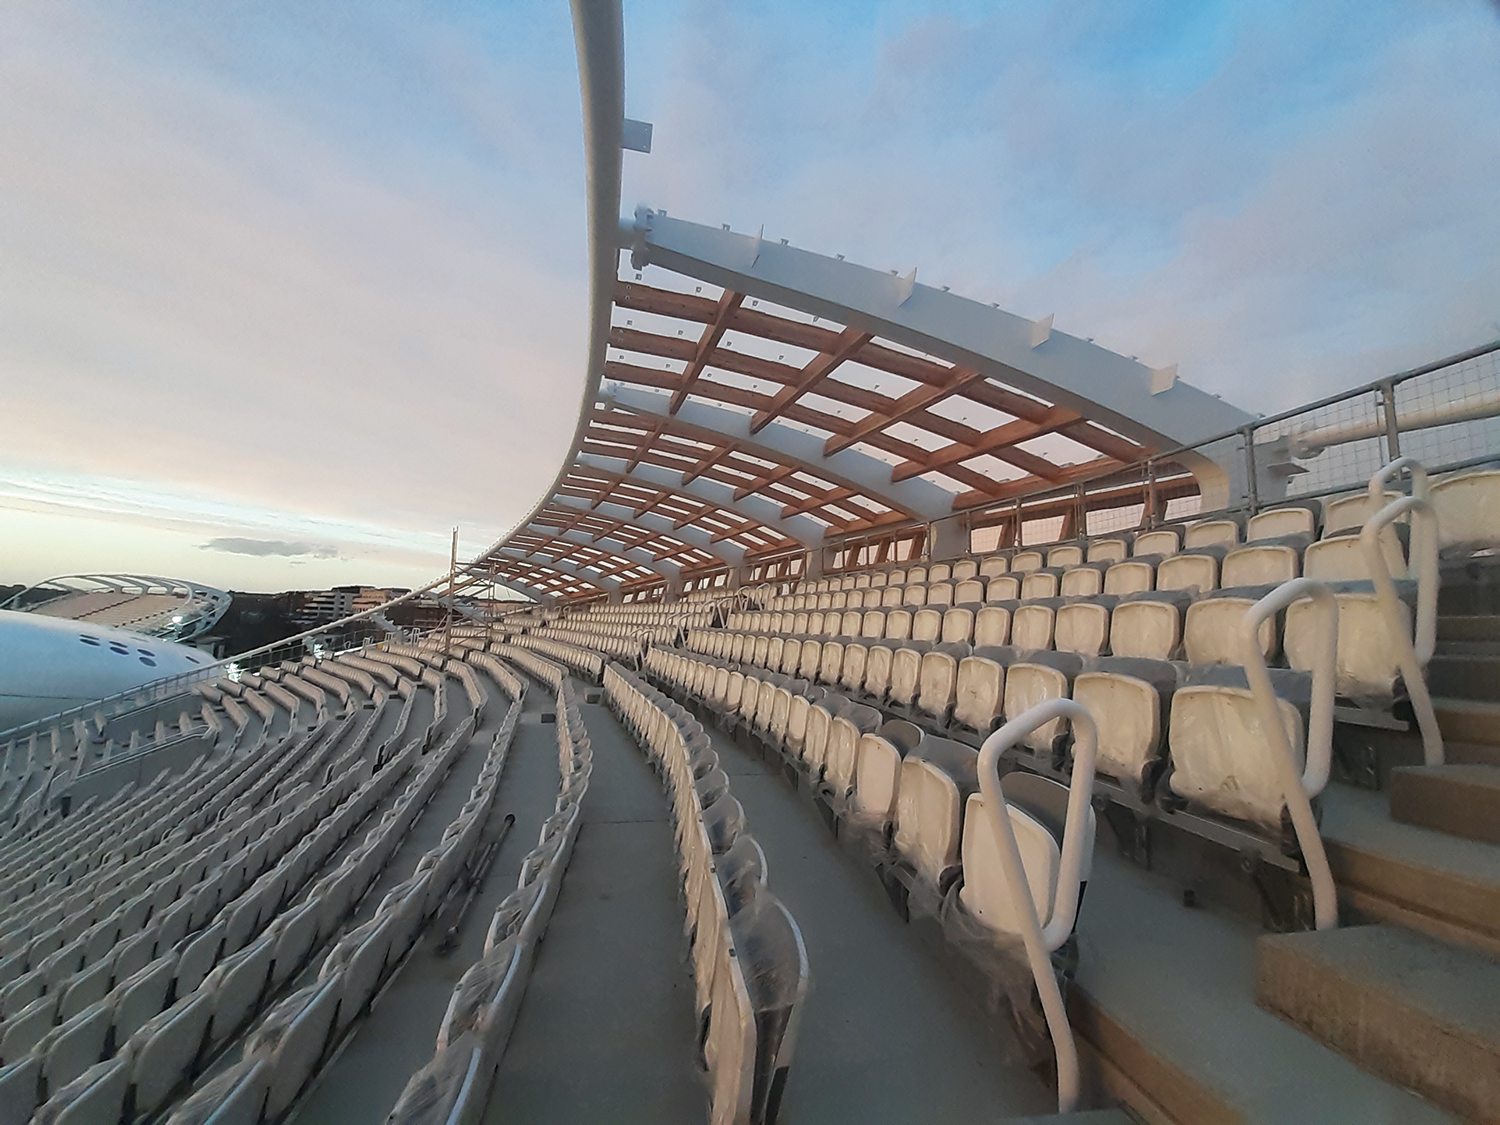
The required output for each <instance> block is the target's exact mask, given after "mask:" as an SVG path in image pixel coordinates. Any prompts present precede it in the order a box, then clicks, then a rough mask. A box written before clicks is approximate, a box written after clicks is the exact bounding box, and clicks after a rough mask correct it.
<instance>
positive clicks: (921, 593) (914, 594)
mask: <svg viewBox="0 0 1500 1125" xmlns="http://www.w3.org/2000/svg"><path fill="white" fill-rule="evenodd" d="M901 604H902V605H903V606H906V607H907V608H909V609H920V608H921V607H922V606H924V605H926V604H927V586H926V584H925V583H907V584H906V585H905V586H903V587H902V588H901Z"/></svg>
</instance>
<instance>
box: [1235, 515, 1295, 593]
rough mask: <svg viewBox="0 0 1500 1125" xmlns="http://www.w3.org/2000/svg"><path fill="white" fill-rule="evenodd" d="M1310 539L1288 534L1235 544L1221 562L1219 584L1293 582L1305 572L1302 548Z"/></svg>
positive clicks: (1270, 584) (1254, 584) (1276, 583)
mask: <svg viewBox="0 0 1500 1125" xmlns="http://www.w3.org/2000/svg"><path fill="white" fill-rule="evenodd" d="M1303 510H1304V511H1305V510H1306V509H1303ZM1308 542H1309V537H1308V536H1307V535H1285V536H1281V537H1280V538H1276V539H1262V540H1259V541H1257V542H1254V543H1246V544H1245V545H1244V546H1242V547H1235V548H1234V549H1233V550H1231V551H1230V552H1228V553H1227V554H1226V555H1225V556H1224V561H1223V562H1222V563H1221V564H1220V567H1219V585H1220V586H1224V587H1231V586H1279V585H1281V583H1283V582H1290V581H1291V580H1292V579H1293V578H1297V577H1299V576H1300V575H1301V573H1302V552H1303V551H1305V550H1306V549H1307V545H1308Z"/></svg>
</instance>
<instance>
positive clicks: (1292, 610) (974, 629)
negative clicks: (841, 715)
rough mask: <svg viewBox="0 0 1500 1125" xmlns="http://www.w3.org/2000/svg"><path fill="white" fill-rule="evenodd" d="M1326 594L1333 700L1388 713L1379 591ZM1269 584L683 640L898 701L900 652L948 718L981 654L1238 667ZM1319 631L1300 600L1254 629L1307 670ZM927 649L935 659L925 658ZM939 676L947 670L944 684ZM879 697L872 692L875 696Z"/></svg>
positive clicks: (1392, 693)
mask: <svg viewBox="0 0 1500 1125" xmlns="http://www.w3.org/2000/svg"><path fill="white" fill-rule="evenodd" d="M1330 588H1331V589H1332V591H1333V593H1334V596H1335V600H1336V601H1337V603H1338V641H1337V645H1338V648H1337V656H1338V685H1337V687H1338V693H1339V695H1340V696H1341V697H1344V698H1346V699H1348V700H1351V701H1358V702H1360V703H1363V704H1365V705H1367V706H1376V707H1386V708H1388V707H1389V706H1390V705H1391V703H1392V701H1393V699H1394V698H1395V697H1396V691H1397V682H1398V677H1399V674H1400V668H1399V665H1398V659H1399V657H1398V654H1397V653H1396V651H1395V647H1394V646H1393V645H1391V644H1390V643H1389V642H1388V637H1387V625H1386V622H1385V618H1384V616H1383V614H1382V611H1381V608H1380V604H1379V601H1378V600H1377V597H1376V594H1375V589H1374V585H1373V584H1372V583H1369V582H1340V583H1334V584H1330ZM1273 589H1275V585H1274V584H1265V585H1259V586H1240V587H1232V588H1228V589H1222V590H1212V591H1209V592H1207V593H1198V592H1196V591H1150V592H1145V593H1138V594H1131V595H1129V596H1127V597H1124V598H1114V597H1110V596H1107V595H1100V596H1095V597H1073V598H1048V599H1043V600H1040V601H1035V602H1018V601H1007V602H997V603H991V604H988V605H966V606H954V607H951V608H946V609H936V608H933V607H924V608H921V609H916V610H912V609H893V610H880V609H875V610H863V611H860V610H846V611H843V612H842V613H840V612H838V611H832V612H829V613H821V612H818V611H814V612H812V613H805V612H799V613H774V612H757V613H745V614H737V615H732V617H731V622H730V625H729V627H728V628H726V629H700V630H692V631H690V632H689V633H688V634H687V637H686V638H685V643H686V645H687V646H688V647H689V648H691V649H693V650H694V651H698V652H703V653H706V654H709V655H712V656H715V657H718V658H720V659H724V660H729V661H731V662H738V661H740V660H744V661H748V662H750V663H753V664H756V665H759V666H763V667H771V668H775V669H777V670H778V671H784V672H788V673H791V672H795V673H797V674H798V675H800V676H802V677H803V678H804V679H809V680H816V681H817V682H819V683H823V684H827V685H830V686H832V685H842V686H843V687H844V688H846V689H848V690H851V691H859V690H861V688H862V687H863V686H864V681H865V680H866V679H867V678H868V677H870V676H872V675H873V676H875V677H876V682H877V684H882V685H883V684H884V683H885V678H886V677H888V676H889V677H894V678H895V682H894V685H893V687H892V688H891V690H894V691H896V692H897V694H898V695H903V696H904V695H905V694H906V687H905V686H903V685H904V684H905V681H903V680H902V678H901V677H902V675H903V669H904V670H905V671H906V672H909V673H910V675H911V677H913V678H912V679H911V681H910V684H909V685H908V686H909V687H910V688H911V689H913V690H915V689H918V687H919V686H920V685H919V683H918V680H917V679H916V678H915V677H917V676H918V670H917V668H916V667H915V666H911V667H907V666H906V665H903V666H902V668H895V667H893V665H894V663H895V656H894V654H895V653H896V652H898V651H901V650H906V651H907V653H908V656H907V657H904V658H902V659H903V660H904V661H912V660H919V661H922V662H924V663H925V665H926V667H927V672H925V673H922V675H923V677H924V680H925V681H926V682H929V683H930V685H931V688H930V691H929V693H928V697H927V699H926V700H925V702H924V703H923V704H922V705H923V707H924V709H925V710H927V711H928V712H929V713H930V714H932V715H933V717H935V718H938V719H940V720H944V721H946V718H947V717H948V716H949V714H951V711H952V709H953V708H955V707H956V706H958V705H959V700H960V698H961V697H964V689H963V686H962V685H961V684H960V683H959V682H958V673H959V671H960V670H961V669H962V668H963V665H964V662H965V661H966V660H967V659H968V658H969V657H970V656H980V655H982V652H981V650H989V649H996V648H1003V647H1005V646H1010V647H1012V648H1014V649H1018V650H1021V651H1033V650H1054V651H1057V652H1063V653H1071V654H1075V655H1077V656H1079V657H1082V658H1085V659H1092V658H1097V657H1106V656H1115V657H1126V658H1138V659H1148V660H1171V661H1186V662H1187V663H1190V664H1237V663H1238V662H1239V660H1240V652H1239V647H1238V646H1239V629H1238V626H1239V622H1240V621H1241V620H1242V619H1243V618H1244V615H1245V612H1246V611H1247V610H1248V609H1249V608H1250V607H1251V606H1252V605H1254V604H1255V603H1256V602H1257V601H1259V600H1260V599H1261V598H1262V597H1264V596H1265V595H1266V594H1267V593H1269V592H1270V591H1271V590H1273ZM1397 595H1398V599H1399V600H1400V606H1399V608H1400V610H1401V612H1402V613H1403V614H1404V616H1405V617H1406V619H1407V622H1408V625H1407V628H1408V629H1409V628H1410V624H1409V623H1410V621H1411V619H1412V616H1413V613H1414V604H1415V601H1416V585H1415V583H1410V582H1401V583H1398V584H1397ZM1321 628H1322V626H1321V624H1320V621H1319V619H1318V616H1317V614H1316V613H1315V612H1314V611H1313V608H1312V606H1311V605H1310V604H1309V603H1306V602H1298V603H1296V604H1294V605H1292V606H1291V607H1289V608H1288V610H1287V611H1286V612H1285V613H1280V614H1277V615H1276V616H1275V617H1273V618H1272V619H1270V620H1269V621H1267V622H1266V624H1265V626H1264V627H1263V629H1262V631H1261V634H1260V641H1261V651H1262V655H1263V656H1264V658H1265V659H1266V660H1267V661H1268V662H1269V663H1272V664H1275V665H1280V666H1285V667H1290V668H1295V669H1303V670H1310V669H1311V668H1312V666H1313V661H1314V659H1315V658H1316V654H1317V652H1318V651H1319V645H1320V643H1321V641H1320V638H1321ZM877 650H879V652H878V653H877ZM929 651H930V652H931V653H932V655H931V657H930V658H928V657H925V656H923V655H922V654H925V653H927V652H929ZM991 659H993V660H994V661H995V662H996V663H997V664H1000V665H1002V666H1003V664H1004V663H1005V662H1006V660H1007V659H1008V658H1007V656H1006V655H1005V654H991ZM872 665H873V666H872ZM982 667H983V668H985V669H986V674H994V672H995V670H994V669H988V666H985V665H979V664H974V663H970V665H969V671H970V674H971V675H978V674H979V673H980V669H981V668H982ZM939 669H943V670H945V671H940V670H939ZM946 673H952V675H951V676H948V677H947V679H946V680H945V679H944V678H943V677H944V675H946ZM884 690H886V689H885V688H884V687H877V688H876V691H877V693H883V692H884ZM903 701H904V702H906V703H908V704H911V703H912V702H913V701H912V700H911V699H904V700H903ZM996 717H998V715H997V714H991V715H989V716H987V717H986V716H977V715H975V714H974V713H973V712H972V709H969V713H968V715H967V716H966V717H965V721H966V722H968V723H969V725H971V726H975V727H978V728H980V729H985V727H986V724H987V723H988V722H989V721H990V720H992V719H994V718H996Z"/></svg>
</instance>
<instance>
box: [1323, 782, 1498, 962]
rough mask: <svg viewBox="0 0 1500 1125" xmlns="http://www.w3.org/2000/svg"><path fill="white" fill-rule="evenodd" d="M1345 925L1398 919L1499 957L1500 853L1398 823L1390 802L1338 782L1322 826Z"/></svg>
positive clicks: (1328, 796)
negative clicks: (1393, 815) (1392, 815)
mask: <svg viewBox="0 0 1500 1125" xmlns="http://www.w3.org/2000/svg"><path fill="white" fill-rule="evenodd" d="M1319 827H1320V829H1321V831H1322V835H1323V843H1324V846H1325V848H1326V850H1327V852H1328V863H1329V866H1330V867H1332V868H1333V875H1334V879H1335V880H1336V881H1337V883H1338V888H1339V908H1340V912H1341V917H1342V918H1343V920H1344V921H1345V922H1346V923H1360V922H1393V923H1397V924H1399V925H1402V926H1406V927H1408V928H1410V929H1414V930H1419V931H1421V932H1422V933H1425V934H1428V935H1430V936H1432V937H1435V938H1439V939H1441V940H1443V941H1446V942H1452V943H1455V944H1461V945H1468V946H1470V947H1472V948H1474V949H1478V950H1480V951H1481V952H1484V953H1487V954H1490V955H1491V956H1496V957H1500V848H1496V847H1495V846H1494V845H1493V844H1482V843H1479V842H1477V841H1474V840H1465V839H1461V838H1459V837H1457V836H1452V835H1449V834H1448V833H1446V832H1437V831H1434V830H1433V829H1431V828H1422V827H1418V826H1417V825H1414V824H1402V823H1401V822H1399V821H1397V820H1394V819H1392V817H1391V812H1390V804H1389V797H1388V795H1387V794H1385V793H1379V792H1375V791H1374V790H1369V789H1356V788H1354V787H1353V786H1349V785H1340V784H1334V785H1330V786H1329V787H1328V788H1327V789H1325V790H1324V791H1323V797H1322V821H1321V823H1320V825H1319Z"/></svg>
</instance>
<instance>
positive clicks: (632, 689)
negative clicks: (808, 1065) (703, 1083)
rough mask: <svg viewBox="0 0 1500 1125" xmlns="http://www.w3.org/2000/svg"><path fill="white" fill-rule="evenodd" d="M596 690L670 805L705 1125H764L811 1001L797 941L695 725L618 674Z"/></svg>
mask: <svg viewBox="0 0 1500 1125" xmlns="http://www.w3.org/2000/svg"><path fill="white" fill-rule="evenodd" d="M604 689H605V695H606V698H607V699H608V701H609V704H610V706H611V708H612V709H613V710H614V711H615V712H616V714H618V715H619V716H620V719H621V721H622V722H623V723H624V724H625V726H626V727H627V728H628V729H629V730H630V731H631V733H632V734H634V735H635V737H636V739H637V740H638V741H639V742H640V744H641V747H642V748H643V749H644V750H645V751H646V753H647V754H648V755H649V756H650V757H651V759H652V763H653V765H654V766H655V767H656V769H657V771H658V772H659V773H660V775H661V777H662V784H663V785H664V786H665V787H666V788H667V791H668V795H669V797H670V801H671V808H672V820H673V827H674V839H675V841H676V844H677V852H678V861H679V870H680V875H681V882H682V891H683V897H684V903H685V907H686V909H685V923H684V928H685V930H686V931H687V933H688V938H689V942H690V945H691V960H692V969H693V980H694V985H695V997H696V1005H697V1010H696V1015H697V1017H698V1027H699V1043H700V1045H701V1048H702V1052H703V1057H702V1059H701V1063H702V1065H703V1066H704V1068H705V1069H706V1071H707V1074H708V1082H709V1087H710V1104H711V1109H710V1115H709V1119H710V1120H711V1121H714V1122H716V1123H723V1125H771V1123H773V1122H775V1121H776V1120H777V1118H778V1115H779V1113H780V1108H781V1098H782V1093H783V1091H784V1090H785V1087H786V1080H787V1075H788V1072H789V1068H790V1066H791V1062H792V1053H793V1049H794V1047H795V1039H796V1026H797V1017H798V1013H799V1009H800V1007H801V1005H802V1003H803V1001H804V1000H805V998H806V995H807V988H808V981H809V974H808V963H807V952H806V949H805V947H804V945H803V942H802V935H801V933H800V931H799V930H798V929H797V924H796V922H795V921H794V920H793V919H792V916H791V914H790V912H788V911H787V909H786V907H785V906H783V905H782V904H781V902H780V901H779V900H777V899H776V898H775V897H774V896H773V895H772V894H771V893H770V891H768V890H767V889H766V861H765V854H764V852H763V851H762V850H761V848H760V845H759V844H758V843H757V842H756V841H755V839H754V837H752V836H751V835H750V834H749V832H748V831H747V830H746V825H745V811H744V808H743V807H742V806H741V805H740V803H739V801H737V800H736V799H735V798H734V796H733V795H732V794H731V793H730V791H729V777H728V775H727V774H726V773H725V772H724V770H723V768H722V767H721V766H720V764H719V757H718V754H717V753H716V752H715V751H714V750H713V748H712V746H711V744H710V741H709V738H708V736H707V734H706V733H705V732H704V730H703V728H702V726H701V725H700V724H699V723H698V721H697V720H696V719H694V718H693V717H692V716H691V715H690V714H688V713H687V712H686V711H685V710H684V709H683V708H682V707H680V706H679V705H677V704H676V703H674V702H672V701H671V700H669V699H667V698H666V697H665V696H663V695H662V694H661V693H660V692H658V691H657V690H656V689H655V688H653V687H651V686H650V685H649V684H648V683H646V682H645V681H644V680H642V679H641V678H640V677H639V676H637V675H635V674H634V673H632V672H630V671H628V670H626V669H624V668H622V667H621V666H620V665H618V664H610V665H609V667H608V668H607V669H606V670H605V673H604Z"/></svg>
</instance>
